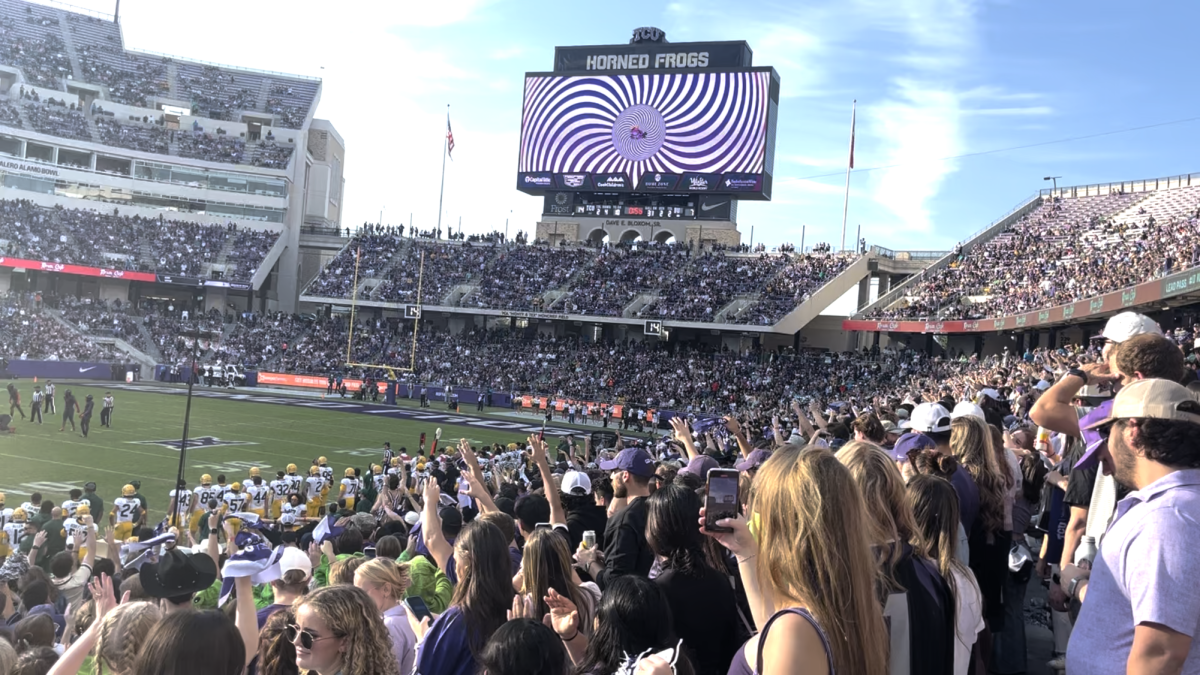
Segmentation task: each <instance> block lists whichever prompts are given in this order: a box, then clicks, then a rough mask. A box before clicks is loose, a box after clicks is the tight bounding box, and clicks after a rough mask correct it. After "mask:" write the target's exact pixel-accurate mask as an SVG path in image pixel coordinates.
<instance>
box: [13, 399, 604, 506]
mask: <svg viewBox="0 0 1200 675" xmlns="http://www.w3.org/2000/svg"><path fill="white" fill-rule="evenodd" d="M15 384H16V385H17V387H18V389H19V390H20V392H21V404H22V406H23V407H24V409H25V413H26V414H27V415H28V414H29V413H30V412H31V409H30V406H31V403H30V401H31V398H32V394H33V387H34V383H33V382H32V381H29V380H22V381H17V382H15ZM106 384H109V383H87V384H74V383H66V382H55V386H56V389H57V392H56V396H55V398H56V401H57V404H58V410H59V414H58V415H49V414H45V413H43V416H44V418H45V423H44V424H42V425H40V426H39V425H37V424H31V423H29V422H28V421H22V420H21V416H20V413H16V412H15V411H14V417H15V418H16V419H15V420H14V423H13V424H14V426H15V427H16V429H17V433H15V434H4V435H0V466H3V467H4V470H3V471H0V492H4V493H6V495H7V497H8V499H7V506H8V507H9V508H12V507H14V506H17V505H19V504H20V503H21V502H22V501H25V500H26V499H27V498H28V495H29V493H31V492H35V491H36V492H41V493H42V494H43V496H45V497H46V498H48V499H51V500H53V501H54V502H56V503H57V502H59V501H61V500H62V499H64V498H65V497H66V496H67V492H68V490H70V489H71V488H82V487H83V484H84V483H86V482H87V481H95V482H96V485H97V490H96V492H97V494H98V495H99V496H100V497H101V498H103V499H104V503H105V507H106V509H107V508H108V507H109V506H110V505H111V504H112V500H113V498H115V497H117V496H119V495H120V494H121V486H122V485H124V484H126V483H128V482H129V481H131V480H133V479H140V480H141V481H142V490H141V493H142V494H143V495H144V496H145V497H146V498H147V499H148V500H149V502H150V509H151V522H153V521H155V520H157V519H158V518H161V516H162V514H163V512H164V511H165V510H166V508H167V506H168V499H169V498H168V492H169V491H170V490H171V489H172V487H173V483H174V480H175V475H176V472H177V470H178V466H179V451H178V442H179V439H180V437H181V435H182V431H183V417H184V407H185V404H186V397H185V396H183V395H181V394H182V392H183V391H184V389H183V388H182V387H177V386H172V385H159V384H158V383H144V384H140V385H125V384H123V383H115V382H114V383H111V384H110V385H109V386H103V385H106ZM98 385H100V386H98ZM68 388H69V389H71V390H72V391H73V392H74V393H75V395H76V397H77V398H78V399H79V403H80V406H81V407H82V406H83V401H84V397H85V396H87V395H88V394H91V395H92V396H93V397H94V400H95V414H94V415H93V417H92V424H91V429H90V432H89V435H88V437H87V438H83V437H82V435H81V434H80V433H79V431H78V426H79V417H78V415H76V420H75V424H76V429H77V430H76V432H75V433H72V432H71V429H70V427H69V426H68V427H67V430H66V431H64V432H61V433H60V432H59V430H58V429H59V425H60V424H61V423H62V415H61V413H62V410H63V407H62V398H63V394H64V393H65V392H66V390H67V389H68ZM106 391H111V392H112V393H113V396H114V397H115V399H116V407H115V412H114V414H113V424H112V429H106V428H103V427H101V426H100V406H101V400H102V399H103V397H104V393H105V392H106ZM196 393H197V394H198V395H196V396H194V397H193V399H192V414H191V424H190V429H189V433H188V436H189V439H192V440H190V441H189V444H188V451H187V467H186V471H185V476H186V478H187V482H188V486H189V488H194V487H195V486H196V485H197V484H198V483H199V477H200V475H201V474H203V473H209V474H212V476H213V478H214V480H215V478H216V476H217V474H219V473H224V474H225V475H226V476H227V477H228V482H230V483H232V482H234V481H240V480H245V479H246V478H247V470H248V469H249V468H250V467H252V466H257V467H260V468H261V469H262V470H263V478H264V480H265V481H268V482H269V481H270V480H272V479H273V478H274V475H275V471H278V470H282V469H284V467H286V466H287V464H288V463H295V464H296V465H297V466H299V468H300V471H301V472H304V471H306V470H307V467H308V466H309V465H310V464H311V463H312V460H313V459H315V458H316V457H318V456H321V455H324V456H326V457H327V458H328V459H329V465H330V466H331V467H333V469H334V475H335V477H337V478H338V479H340V478H341V476H342V473H343V472H344V471H345V469H346V468H347V467H359V468H362V469H363V470H364V472H365V471H366V467H367V465H368V464H370V463H375V462H379V461H380V460H381V459H382V455H383V450H382V448H383V443H384V441H390V442H391V444H392V447H393V448H395V449H396V450H397V451H399V448H400V447H401V446H405V447H407V448H408V449H409V451H410V452H411V453H415V452H416V448H417V444H418V441H419V439H420V435H421V433H422V432H424V433H425V434H426V435H427V438H428V442H432V440H433V434H434V430H435V429H436V428H438V427H442V429H443V437H442V445H443V446H444V445H446V444H447V443H453V442H455V441H457V440H458V439H459V438H469V439H471V441H472V442H473V443H476V444H478V443H489V444H490V443H494V442H499V443H509V442H512V441H519V440H523V439H524V438H526V437H528V435H529V431H528V430H529V429H534V428H540V421H539V420H538V418H536V417H532V416H531V417H529V418H527V419H519V420H514V419H512V418H511V417H488V416H480V415H478V414H476V413H474V411H467V410H465V409H464V410H463V414H462V415H461V416H454V415H452V414H451V413H450V412H449V411H447V410H446V408H445V406H444V405H442V406H436V405H435V406H434V407H432V408H426V409H424V410H422V409H417V408H413V407H411V406H408V405H405V404H407V403H408V402H407V401H404V402H402V405H401V406H398V407H384V406H364V405H363V404H360V403H358V402H355V401H351V400H350V399H344V400H343V399H339V398H332V399H329V400H328V401H321V400H319V399H313V398H311V397H309V398H305V397H287V396H280V395H279V394H278V393H274V392H272V393H271V394H258V393H255V392H253V391H252V390H244V389H243V390H237V391H232V390H224V389H216V388H213V389H209V388H205V387H197V388H196ZM231 396H232V397H236V398H234V399H230V398H228V397H231ZM259 401H261V402H259ZM318 406H319V407H318ZM339 408H341V409H339ZM4 412H7V410H5V411H4ZM354 413H376V414H354ZM414 416H425V417H429V418H430V419H413V417H414ZM439 418H440V419H439ZM497 427H498V428H497ZM568 431H569V429H568V428H567V425H563V424H558V423H555V424H554V428H551V429H549V430H548V431H547V435H550V434H553V435H560V436H561V435H564V434H566V433H568ZM585 433H586V432H585ZM204 437H211V438H212V439H219V440H209V441H205V440H203V439H204ZM155 441H162V442H164V443H166V445H159V444H156V443H155ZM193 443H196V444H195V445H194V444H193Z"/></svg>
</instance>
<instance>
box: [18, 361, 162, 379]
mask: <svg viewBox="0 0 1200 675" xmlns="http://www.w3.org/2000/svg"><path fill="white" fill-rule="evenodd" d="M126 370H135V371H140V370H141V366H139V365H129V364H120V363H89V362H86V361H9V362H8V374H9V375H11V376H12V377H41V378H57V379H61V380H120V381H122V382H124V381H125V371H126Z"/></svg>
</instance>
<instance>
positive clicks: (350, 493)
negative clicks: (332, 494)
mask: <svg viewBox="0 0 1200 675" xmlns="http://www.w3.org/2000/svg"><path fill="white" fill-rule="evenodd" d="M360 487H361V483H360V482H359V480H358V476H357V475H355V473H354V469H346V477H345V478H343V479H342V488H341V490H340V491H338V499H345V500H346V508H347V509H349V510H351V511H353V510H354V502H355V500H357V499H358V491H359V489H360Z"/></svg>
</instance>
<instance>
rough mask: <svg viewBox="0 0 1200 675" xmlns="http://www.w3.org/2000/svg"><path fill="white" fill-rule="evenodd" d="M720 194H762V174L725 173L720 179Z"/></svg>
mask: <svg viewBox="0 0 1200 675" xmlns="http://www.w3.org/2000/svg"><path fill="white" fill-rule="evenodd" d="M720 190H721V191H722V192H762V174H757V173H727V174H725V175H724V176H723V177H722V178H721V187H720Z"/></svg>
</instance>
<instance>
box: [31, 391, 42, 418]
mask: <svg viewBox="0 0 1200 675" xmlns="http://www.w3.org/2000/svg"><path fill="white" fill-rule="evenodd" d="M43 397H44V394H42V388H41V387H40V386H37V387H34V388H33V409H32V410H30V412H29V421H30V422H33V421H34V420H37V423H38V424H41V423H42V399H43Z"/></svg>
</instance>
